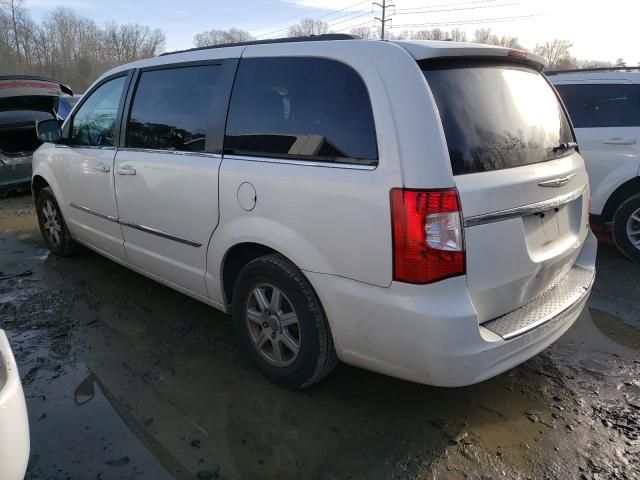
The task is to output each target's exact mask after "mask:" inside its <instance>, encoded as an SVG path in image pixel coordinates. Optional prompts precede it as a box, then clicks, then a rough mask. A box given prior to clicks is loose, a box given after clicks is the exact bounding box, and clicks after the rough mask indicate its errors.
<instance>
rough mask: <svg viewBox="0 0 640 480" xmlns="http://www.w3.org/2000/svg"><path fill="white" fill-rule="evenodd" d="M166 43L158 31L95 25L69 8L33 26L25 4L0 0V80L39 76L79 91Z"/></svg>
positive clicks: (154, 52) (118, 25) (130, 25)
mask: <svg viewBox="0 0 640 480" xmlns="http://www.w3.org/2000/svg"><path fill="white" fill-rule="evenodd" d="M165 42H166V37H165V34H164V32H163V31H162V30H160V29H151V28H149V27H147V26H143V25H139V24H137V23H129V24H117V23H115V22H107V23H104V24H101V25H99V24H97V23H96V22H94V21H93V20H90V19H88V18H85V17H82V16H80V15H78V14H76V13H75V12H74V11H73V10H70V9H68V8H58V9H57V10H54V11H53V12H52V13H51V14H50V15H49V16H48V17H47V18H46V20H44V21H42V22H41V23H40V24H38V23H36V22H34V21H33V20H32V19H31V17H30V15H29V12H28V11H27V10H26V8H25V7H24V0H0V75H9V74H32V75H43V76H47V77H51V78H54V79H57V80H59V81H61V82H64V83H67V84H69V85H70V86H71V88H72V89H73V90H74V91H78V92H83V91H84V90H85V89H86V88H87V87H88V86H89V85H90V84H91V83H93V81H94V80H95V79H96V78H97V77H98V76H100V75H101V74H102V73H104V72H105V71H107V70H109V69H110V68H113V67H115V66H117V65H121V64H123V63H127V62H131V61H134V60H138V59H141V58H147V57H153V56H155V55H158V54H159V53H161V52H162V51H163V49H164V46H165Z"/></svg>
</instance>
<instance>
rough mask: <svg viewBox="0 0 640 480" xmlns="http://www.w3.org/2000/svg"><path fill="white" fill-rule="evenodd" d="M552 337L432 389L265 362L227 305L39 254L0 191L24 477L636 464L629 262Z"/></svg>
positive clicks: (585, 469) (401, 474)
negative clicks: (302, 376) (254, 362)
mask: <svg viewBox="0 0 640 480" xmlns="http://www.w3.org/2000/svg"><path fill="white" fill-rule="evenodd" d="M598 269H599V273H598V278H597V282H596V286H595V288H594V292H593V295H592V299H591V302H590V309H589V311H585V312H584V314H583V315H582V316H581V317H580V319H579V320H578V321H577V322H576V324H575V326H574V327H573V328H572V329H571V330H570V331H569V332H568V333H567V334H566V335H565V336H564V337H563V338H562V339H560V340H559V341H558V342H557V343H556V344H555V345H553V346H552V347H551V348H549V349H547V350H546V351H544V352H543V353H542V354H540V355H538V356H537V357H535V358H533V359H531V360H530V361H528V362H526V363H525V364H523V365H521V366H520V367H518V368H516V369H514V370H512V371H510V372H507V373H505V374H503V375H500V376H498V377H497V378H494V379H492V380H489V381H486V382H483V383H481V384H479V385H475V386H471V387H467V388H456V389H443V388H433V387H426V386H422V385H416V384H412V383H408V382H404V381H399V380H395V379H392V378H388V377H384V376H382V375H377V374H374V373H369V372H366V371H363V370H359V369H356V368H352V367H348V366H345V365H340V366H338V368H337V369H336V370H335V371H334V373H333V374H332V375H331V376H329V377H328V378H327V379H326V380H325V381H323V382H322V383H321V384H320V385H317V386H314V387H312V388H310V389H308V390H305V391H303V392H300V393H294V392H289V391H285V390H282V389H280V388H278V387H275V386H274V385H272V384H270V383H269V382H267V381H266V380H264V379H263V378H262V377H261V376H260V375H259V374H258V373H257V372H256V371H255V370H254V369H253V368H252V367H251V366H250V365H249V364H248V362H247V360H245V358H244V357H243V356H242V355H241V354H240V352H239V351H238V349H237V347H236V343H235V341H234V337H233V331H232V326H231V322H230V319H229V317H227V316H226V315H224V314H222V313H219V312H217V311H215V310H213V309H211V308H209V307H207V306H205V305H202V304H200V303H198V302H196V301H194V300H191V299H189V298H187V297H185V296H183V295H181V294H179V293H177V292H174V291H172V290H169V289H168V288H165V287H163V286H161V285H158V284H156V283H154V282H153V281H151V280H148V279H146V278H144V277H142V276H140V275H137V274H135V273H133V272H131V271H129V270H127V269H125V268H123V267H120V266H118V265H116V264H115V263H112V262H110V261H108V260H106V259H104V258H102V257H100V256H98V255H96V254H93V253H91V252H84V253H82V254H81V255H80V256H78V257H75V258H67V259H62V258H57V257H55V256H53V255H49V254H48V252H47V250H46V249H45V248H44V245H43V243H42V240H41V238H40V234H39V232H38V230H37V229H36V220H35V217H34V215H33V210H32V209H31V205H30V197H29V196H20V197H12V198H8V199H5V200H0V328H3V329H5V330H7V332H8V336H9V339H10V342H11V344H12V346H13V349H14V353H15V356H16V359H17V362H18V365H19V368H20V373H21V376H22V381H23V384H24V390H25V395H26V397H27V405H28V410H29V417H30V418H29V420H30V424H31V460H30V464H29V470H28V475H27V478H32V479H66V478H74V479H75V478H81V479H84V478H87V479H94V478H95V479H103V480H105V479H122V478H135V479H154V480H155V479H163V478H173V477H176V478H194V477H195V478H200V479H208V478H227V479H258V478H282V479H289V478H304V479H316V478H317V479H382V478H385V479H386V478H394V479H400V478H402V479H404V478H412V479H413V478H415V479H429V478H447V479H448V478H453V479H457V478H478V479H480V478H508V479H528V478H531V479H538V478H549V479H573V478H585V479H609V478H612V479H626V478H629V479H630V478H640V375H639V374H640V320H639V319H640V265H636V264H631V263H630V262H628V261H626V260H625V259H623V258H622V257H621V256H620V255H618V253H617V252H616V251H615V250H614V249H613V248H611V247H603V248H602V249H601V251H600V253H599V258H598Z"/></svg>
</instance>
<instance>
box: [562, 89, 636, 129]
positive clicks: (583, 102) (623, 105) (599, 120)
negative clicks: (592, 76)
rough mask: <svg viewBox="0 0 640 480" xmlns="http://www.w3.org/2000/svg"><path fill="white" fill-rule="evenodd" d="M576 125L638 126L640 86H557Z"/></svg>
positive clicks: (589, 126) (584, 126)
mask: <svg viewBox="0 0 640 480" xmlns="http://www.w3.org/2000/svg"><path fill="white" fill-rule="evenodd" d="M556 88H557V90H558V93H560V95H561V96H562V100H563V101H564V104H565V105H566V107H567V110H569V115H570V116H571V121H572V122H573V126H574V127H576V128H592V127H637V126H640V85H630V84H594V85H556Z"/></svg>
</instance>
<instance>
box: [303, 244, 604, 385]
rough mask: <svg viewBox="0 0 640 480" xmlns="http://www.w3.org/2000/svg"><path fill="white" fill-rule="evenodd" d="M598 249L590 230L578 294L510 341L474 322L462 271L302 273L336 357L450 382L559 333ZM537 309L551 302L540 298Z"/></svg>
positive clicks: (473, 377)
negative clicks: (404, 278)
mask: <svg viewBox="0 0 640 480" xmlns="http://www.w3.org/2000/svg"><path fill="white" fill-rule="evenodd" d="M596 248H597V242H596V239H595V237H594V236H593V234H592V233H591V232H589V234H588V236H587V238H586V241H585V243H584V245H583V247H582V250H581V252H580V255H579V256H578V259H577V261H576V264H575V265H576V267H579V268H580V269H585V270H587V271H588V272H589V275H588V276H587V277H586V278H585V277H584V276H582V277H581V280H580V281H581V282H585V283H584V288H582V291H581V294H580V295H574V296H573V297H572V299H571V302H570V303H569V304H567V303H565V304H563V305H558V310H557V312H556V313H555V314H553V315H547V317H546V318H545V321H544V322H538V323H536V324H535V325H534V326H533V327H532V328H531V329H523V331H522V333H518V335H517V336H513V337H509V339H508V340H506V339H505V338H503V337H501V336H500V335H498V334H496V333H494V332H492V331H491V330H489V329H488V328H485V327H483V326H482V325H479V324H478V318H477V315H476V312H475V309H474V307H473V304H472V302H471V299H470V297H469V294H468V290H467V285H466V279H465V277H455V278H450V279H447V280H444V281H441V282H437V283H435V284H432V285H426V286H419V285H408V284H403V283H396V282H394V283H393V284H392V285H391V286H390V287H388V288H379V287H375V286H373V285H368V284H363V283H360V282H356V281H353V280H349V279H345V278H341V277H336V276H331V275H323V274H317V273H312V272H305V274H306V275H307V277H308V278H309V280H310V281H311V283H312V285H313V286H314V288H315V289H316V292H317V293H318V295H319V297H320V299H321V301H322V304H323V306H324V308H325V311H326V314H327V318H328V320H329V324H330V326H331V331H332V334H333V338H334V343H335V346H336V350H337V353H338V357H339V358H340V359H341V360H342V361H344V362H345V363H348V364H351V365H355V366H358V367H362V368H366V369H368V370H373V371H377V372H380V373H384V374H387V375H391V376H394V377H398V378H403V379H405V380H410V381H414V382H419V383H425V384H429V385H437V386H447V387H455V386H464V385H471V384H474V383H477V382H480V381H482V380H486V379H488V378H491V377H493V376H495V375H498V374H500V373H502V372H504V371H506V370H509V369H511V368H513V367H515V366H516V365H519V364H520V363H522V362H524V361H526V360H528V359H529V358H531V357H533V356H534V355H536V354H537V353H539V352H540V351H542V350H544V349H545V348H547V347H548V346H549V345H550V344H551V343H553V342H554V341H555V340H557V339H558V338H559V337H560V336H561V335H562V334H563V333H565V332H566V331H567V330H568V329H569V327H571V325H573V323H574V322H575V321H576V319H577V318H578V317H579V316H580V313H581V312H582V310H583V309H584V306H585V304H586V302H587V300H588V297H589V293H590V291H591V285H592V283H593V278H594V277H595V257H596ZM535 301H538V299H536V300H534V302H535ZM532 303H533V302H532ZM526 307H527V306H525V307H523V308H526ZM529 307H530V306H529ZM540 308H545V309H548V308H550V305H549V304H548V303H547V304H543V303H541V306H540ZM534 313H535V314H536V316H535V319H533V320H532V321H536V320H537V319H539V318H541V315H540V314H539V311H536V312H534ZM494 330H495V328H494Z"/></svg>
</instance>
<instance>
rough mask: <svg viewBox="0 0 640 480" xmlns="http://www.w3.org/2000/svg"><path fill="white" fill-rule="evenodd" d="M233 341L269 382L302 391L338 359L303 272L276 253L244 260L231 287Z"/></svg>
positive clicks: (327, 371) (317, 300) (318, 378)
mask: <svg viewBox="0 0 640 480" xmlns="http://www.w3.org/2000/svg"><path fill="white" fill-rule="evenodd" d="M232 303H233V305H232V306H233V321H234V324H235V329H236V334H237V337H238V341H239V342H240V345H241V346H242V347H243V349H244V350H245V351H246V352H247V354H248V355H249V357H250V358H251V360H252V362H253V363H254V365H255V366H256V367H257V368H258V369H259V370H260V371H261V372H262V373H263V374H264V375H265V376H266V377H267V378H269V379H270V380H271V381H273V382H275V383H277V384H279V385H282V386H284V387H287V388H291V389H295V390H298V389H301V388H304V387H307V386H309V385H312V384H314V383H316V382H318V381H320V380H321V379H322V378H323V377H325V376H326V375H328V374H329V373H330V372H331V370H333V368H334V367H335V365H336V363H337V357H336V352H335V349H334V346H333V339H332V338H331V332H330V330H329V325H328V323H327V320H326V318H325V315H324V311H323V309H322V306H321V305H320V301H319V299H318V297H317V296H316V294H315V292H314V291H313V288H312V287H311V285H310V284H309V281H308V280H307V279H306V278H305V276H304V275H303V274H302V272H301V271H300V270H299V269H297V268H296V267H295V266H294V265H292V264H291V263H290V262H289V261H287V260H286V259H285V258H283V257H282V256H280V255H267V256H264V257H260V258H257V259H255V260H253V261H251V262H249V263H248V264H247V265H246V266H245V267H244V268H243V269H242V271H241V272H240V275H239V276H238V279H237V281H236V283H235V286H234V289H233V300H232Z"/></svg>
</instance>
